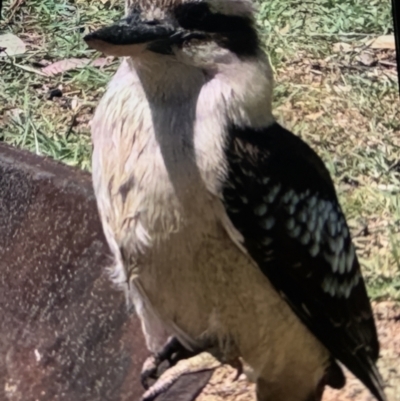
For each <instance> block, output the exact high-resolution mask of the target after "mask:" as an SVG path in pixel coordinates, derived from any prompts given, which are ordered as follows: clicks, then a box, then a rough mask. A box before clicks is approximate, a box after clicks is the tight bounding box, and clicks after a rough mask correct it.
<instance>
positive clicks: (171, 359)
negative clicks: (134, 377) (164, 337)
mask: <svg viewBox="0 0 400 401" xmlns="http://www.w3.org/2000/svg"><path fill="white" fill-rule="evenodd" d="M185 351H186V350H185V348H184V347H183V345H181V343H180V342H179V341H178V340H177V339H176V338H175V337H170V338H169V339H168V341H167V342H166V343H165V345H164V346H163V348H162V349H161V351H160V352H158V353H157V354H154V355H151V356H149V357H148V358H147V359H146V360H145V362H144V364H143V366H142V372H141V375H140V379H141V383H142V386H143V388H144V389H145V390H147V389H148V388H149V387H150V383H149V381H150V379H153V380H157V379H158V378H159V377H160V376H161V375H162V373H163V372H164V371H165V370H167V369H168V368H169V367H170V366H172V365H173V364H174V363H176V361H175V359H176V358H178V355H179V356H180V355H181V354H184V353H185ZM186 357H187V356H186ZM183 358H185V356H183ZM181 359H182V356H181ZM164 362H167V363H164Z"/></svg>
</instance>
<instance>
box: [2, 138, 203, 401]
mask: <svg viewBox="0 0 400 401" xmlns="http://www.w3.org/2000/svg"><path fill="white" fill-rule="evenodd" d="M110 262H111V256H110V254H109V251H108V248H107V246H106V244H105V241H104V238H103V234H102V230H101V226H100V222H99V219H98V216H97V210H96V205H95V199H94V195H93V193H92V186H91V179H90V176H89V174H87V173H83V172H81V171H78V170H75V169H72V168H69V167H67V166H64V165H61V164H58V163H55V162H53V161H51V160H48V159H44V158H41V157H38V156H35V155H33V154H30V153H27V152H23V151H19V150H16V149H13V148H10V147H8V146H6V145H2V144H0V401H3V400H4V401H6V400H9V401H39V400H40V401H55V400H63V401H96V400H101V401H108V400H110V401H128V400H129V401H136V400H139V399H140V396H141V394H142V392H143V390H142V388H141V385H140V382H139V372H140V369H141V366H142V362H143V361H144V359H145V357H146V356H147V355H148V352H147V350H146V347H145V345H144V340H143V338H142V334H141V329H140V325H139V322H138V320H137V318H136V316H135V315H134V314H131V315H128V313H127V311H126V307H125V300H124V297H123V294H122V293H121V292H119V291H117V290H116V289H115V288H113V287H112V285H111V283H110V281H109V280H108V278H107V276H106V273H105V268H106V267H107V266H108V265H109V264H110ZM209 376H210V372H202V373H199V374H197V375H191V377H189V376H188V377H186V378H185V377H183V378H182V379H180V380H179V381H178V382H177V383H176V384H175V385H174V386H173V387H172V388H171V392H168V393H166V394H164V395H163V396H160V397H159V399H161V397H164V398H162V399H163V401H172V400H177V399H178V398H177V396H176V394H180V398H179V400H181V401H191V400H193V399H194V398H195V396H196V395H197V394H198V393H199V391H200V389H201V388H202V386H203V385H204V384H205V383H206V381H207V380H208V378H209Z"/></svg>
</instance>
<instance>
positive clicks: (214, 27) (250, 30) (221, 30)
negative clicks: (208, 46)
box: [174, 3, 259, 56]
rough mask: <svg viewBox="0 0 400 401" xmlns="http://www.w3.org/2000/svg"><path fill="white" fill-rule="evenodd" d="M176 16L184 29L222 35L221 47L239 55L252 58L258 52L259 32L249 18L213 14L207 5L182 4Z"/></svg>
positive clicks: (175, 10)
mask: <svg viewBox="0 0 400 401" xmlns="http://www.w3.org/2000/svg"><path fill="white" fill-rule="evenodd" d="M174 14H175V18H176V20H177V21H178V23H179V25H180V26H181V27H182V28H184V29H188V30H198V31H203V32H207V33H215V34H220V35H219V42H220V45H221V46H224V47H226V48H229V49H230V50H231V51H233V52H235V53H237V54H238V55H243V56H246V55H247V56H251V55H255V53H256V52H257V50H258V47H259V42H258V36H257V32H256V31H255V29H254V27H253V23H252V21H251V20H250V19H248V18H245V17H240V16H235V15H224V14H220V13H212V12H211V11H210V9H209V6H208V4H206V3H185V4H181V5H179V6H177V7H176V8H175V9H174Z"/></svg>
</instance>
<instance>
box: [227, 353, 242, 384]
mask: <svg viewBox="0 0 400 401" xmlns="http://www.w3.org/2000/svg"><path fill="white" fill-rule="evenodd" d="M229 365H231V366H232V368H234V369H236V372H235V374H234V375H233V376H232V381H233V382H235V381H237V380H239V377H240V376H241V375H242V373H243V363H242V361H241V360H240V358H236V359H234V360H233V361H231V362H229Z"/></svg>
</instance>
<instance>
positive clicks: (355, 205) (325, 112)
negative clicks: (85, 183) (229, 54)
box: [0, 0, 400, 300]
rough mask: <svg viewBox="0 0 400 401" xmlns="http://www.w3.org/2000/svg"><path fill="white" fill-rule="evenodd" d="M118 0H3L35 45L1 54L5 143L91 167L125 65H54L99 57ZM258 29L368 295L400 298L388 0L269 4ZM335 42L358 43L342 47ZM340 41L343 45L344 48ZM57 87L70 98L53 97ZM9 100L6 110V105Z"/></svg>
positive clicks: (399, 124)
mask: <svg viewBox="0 0 400 401" xmlns="http://www.w3.org/2000/svg"><path fill="white" fill-rule="evenodd" d="M121 2H122V1H121V0H115V1H108V2H107V1H100V0H97V1H95V0H89V1H87V0H75V1H73V0H59V1H54V0H25V2H24V3H22V6H21V7H19V8H17V9H14V8H13V7H12V6H13V5H15V4H17V2H16V1H14V0H12V1H11V0H6V1H5V4H4V8H5V12H3V15H4V16H5V17H6V18H7V16H10V15H11V11H13V10H14V11H15V13H14V15H13V16H12V17H11V18H10V23H9V24H7V25H6V26H3V27H2V28H1V26H2V25H1V24H2V22H1V21H0V29H3V31H5V32H12V33H14V34H16V35H18V36H19V37H20V38H21V39H23V40H24V41H25V42H26V43H27V44H28V52H27V53H26V54H25V55H24V56H23V57H18V58H3V59H0V105H2V106H1V107H0V140H2V141H4V142H7V143H9V144H12V145H14V146H18V147H22V148H27V149H30V150H31V151H33V152H36V153H38V154H42V155H49V156H51V157H53V158H54V159H57V160H61V161H62V162H64V163H67V164H69V165H73V166H77V167H80V168H83V169H87V170H89V169H90V152H91V145H90V129H89V121H90V118H91V115H92V113H93V110H94V107H95V106H96V104H97V101H98V99H99V98H100V96H101V95H102V93H103V92H104V89H105V85H106V84H107V82H108V80H109V78H110V76H111V75H112V74H113V72H114V71H115V69H116V67H117V65H118V61H117V60H116V61H113V62H112V63H111V65H108V66H106V67H104V68H101V69H99V68H93V67H85V68H82V69H77V70H72V71H68V72H66V73H64V74H62V75H58V76H55V77H51V78H50V77H44V76H42V75H39V74H37V73H36V71H37V69H38V68H39V67H40V66H43V65H45V64H46V63H48V62H53V61H57V60H62V59H66V58H71V57H76V58H81V57H88V58H95V57H97V56H98V54H96V53H94V52H92V51H88V50H87V48H86V46H85V44H84V43H83V41H82V36H83V34H84V32H86V31H88V30H89V29H93V28H94V27H97V26H100V25H103V24H107V23H109V22H111V21H112V20H115V19H116V18H118V17H119V16H121V15H122V12H123V10H122V6H121ZM259 2H260V12H259V16H258V24H259V26H260V29H261V31H262V33H263V38H264V43H265V47H266V49H267V50H268V52H269V55H270V57H271V60H272V62H273V65H274V68H275V75H276V88H275V100H274V103H275V110H276V115H277V118H278V120H279V121H281V122H282V123H283V124H284V125H285V126H287V127H288V128H290V129H292V130H293V131H294V132H296V133H297V134H299V135H300V136H301V137H302V138H303V139H304V140H306V141H307V142H308V143H310V144H311V145H312V146H313V147H314V148H315V149H316V150H317V151H318V153H319V154H320V155H321V157H322V158H323V160H324V161H325V163H326V164H327V166H328V168H329V170H330V172H331V174H332V176H333V178H334V181H335V184H336V187H337V189H338V194H339V197H340V201H341V203H342V205H343V208H344V210H345V213H346V216H347V218H348V220H349V224H350V226H351V229H352V232H353V236H354V241H355V243H356V245H357V249H358V254H359V256H360V260H361V262H362V265H363V270H364V274H365V277H366V279H367V284H368V288H369V292H370V295H371V296H372V297H373V298H374V299H385V298H391V299H397V300H399V299H400V193H399V192H400V185H399V184H400V182H399V180H400V118H399V115H400V102H399V96H398V90H397V81H396V76H395V68H394V67H393V62H394V52H393V51H387V50H373V49H370V48H368V46H367V44H366V42H367V40H369V39H371V38H374V37H377V36H380V35H384V34H388V33H391V32H392V20H391V9H390V0H370V1H368V2H366V1H365V0H308V1H300V0H285V1H281V0H268V1H267V0H265V1H261V0H259ZM338 43H342V44H344V45H351V49H350V50H349V51H340V50H337V49H338V45H337V44H338ZM344 45H343V46H344ZM54 88H59V89H62V91H63V97H62V98H54V99H53V100H49V99H48V93H49V91H50V90H52V89H54ZM3 105H5V107H3Z"/></svg>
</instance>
